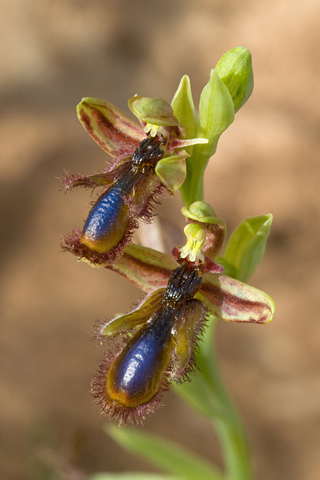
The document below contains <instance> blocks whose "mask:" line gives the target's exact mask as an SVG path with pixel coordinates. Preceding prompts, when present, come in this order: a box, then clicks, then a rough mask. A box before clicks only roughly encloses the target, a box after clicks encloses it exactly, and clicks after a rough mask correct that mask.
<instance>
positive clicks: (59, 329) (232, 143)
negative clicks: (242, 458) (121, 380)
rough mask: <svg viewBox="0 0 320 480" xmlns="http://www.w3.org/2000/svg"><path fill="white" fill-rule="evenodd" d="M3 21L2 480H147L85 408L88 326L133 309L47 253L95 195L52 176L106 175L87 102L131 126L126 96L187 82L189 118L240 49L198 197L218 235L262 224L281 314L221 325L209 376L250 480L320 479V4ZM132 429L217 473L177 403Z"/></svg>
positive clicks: (48, 8)
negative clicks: (248, 70)
mask: <svg viewBox="0 0 320 480" xmlns="http://www.w3.org/2000/svg"><path fill="white" fill-rule="evenodd" d="M0 12H1V33H0V104H1V107H0V147H1V148H0V155H1V162H0V175H1V177H0V178H1V190H0V192H1V203H0V206H1V213H2V220H1V224H2V229H1V254H2V255H1V257H2V264H1V265H2V266H1V281H2V282H1V289H0V293H1V307H0V315H1V319H0V321H1V336H0V359H1V360H0V361H1V379H0V382H1V384H0V416H1V428H0V463H1V467H0V470H1V478H3V479H4V480H24V479H32V480H38V479H39V480H43V479H46V478H48V477H47V469H46V467H45V465H46V464H47V465H53V466H55V467H57V468H60V469H62V470H63V471H64V472H65V473H66V477H63V478H67V479H71V478H77V479H80V478H85V474H86V473H91V472H95V471H101V470H104V471H107V470H108V471H114V472H120V471H125V470H144V471H152V468H150V467H149V465H148V464H147V463H145V462H143V461H142V460H140V459H138V458H136V457H134V456H132V455H130V454H127V453H123V452H122V451H121V450H120V448H118V447H117V445H116V444H115V443H114V442H113V441H112V440H111V439H109V438H108V437H107V435H105V433H104V432H103V425H104V423H105V422H104V420H103V419H101V418H100V417H99V416H98V415H97V408H96V406H95V405H94V404H93V403H92V399H91V397H90V395H89V393H88V387H89V383H90V379H91V377H92V374H93V372H94V371H95V369H96V366H97V364H98V361H99V360H100V359H101V358H102V357H103V352H102V350H99V349H98V348H96V347H95V346H94V345H93V344H92V343H91V342H90V340H89V332H90V330H91V328H92V325H93V324H94V322H95V321H96V320H97V319H103V318H107V317H110V316H113V315H114V314H115V313H118V312H123V311H127V310H128V309H129V307H130V305H131V303H132V302H134V301H136V300H137V299H138V298H140V297H141V295H140V293H139V292H138V291H137V290H136V289H135V288H134V287H132V286H131V285H129V284H127V283H126V282H125V280H124V279H122V278H120V277H118V276H117V275H116V274H114V273H112V272H108V271H104V270H103V269H101V270H94V269H90V268H89V267H88V266H87V265H85V264H79V263H77V262H76V261H75V259H74V258H73V257H72V256H71V255H67V254H61V253H59V241H60V234H63V233H67V232H68V231H70V230H71V229H72V228H73V227H75V226H79V227H81V226H82V222H83V220H84V219H85V216H86V213H87V212H88V200H89V194H88V192H85V191H82V190H79V191H75V192H74V193H72V194H70V195H67V196H66V195H64V194H63V192H61V191H60V184H59V182H58V180H56V179H55V177H58V176H59V175H61V174H62V173H63V169H68V170H71V171H73V172H83V171H86V172H88V173H91V172H94V171H95V170H98V169H100V168H102V166H103V165H104V162H105V160H106V157H105V155H104V153H103V152H102V150H100V149H99V147H98V146H96V145H95V143H94V142H93V141H92V140H91V139H90V137H89V136H88V135H87V134H86V133H85V132H84V130H83V129H82V127H81V125H80V124H79V122H78V120H77V118H76V114H75V106H76V104H77V103H78V102H79V100H80V99H81V97H82V96H95V97H101V98H105V99H107V100H109V101H111V102H112V103H114V104H116V105H117V106H119V107H120V108H122V109H124V110H126V101H127V99H128V98H129V97H130V96H132V95H134V94H135V93H139V94H143V95H149V96H160V97H163V98H166V99H168V100H170V99H171V98H172V96H173V94H174V92H175V90H176V88H177V85H178V82H179V80H180V78H181V76H182V75H183V74H185V73H187V74H189V76H190V77H191V82H192V86H193V93H194V98H195V102H196V103H197V102H198V98H199V94H200V91H201V89H202V87H203V86H204V84H205V83H206V82H207V80H208V77H209V71H210V69H211V68H212V67H214V65H215V64H216V62H217V60H218V59H219V58H220V56H221V55H222V54H223V53H224V52H225V51H227V50H229V49H230V48H233V47H235V46H238V45H242V46H246V47H247V48H249V49H250V51H251V52H252V55H253V66H254V73H255V89H254V93H253V95H252V97H251V99H250V100H249V102H248V104H247V105H246V106H245V107H244V108H243V109H242V110H241V111H240V112H239V113H238V114H237V117H236V121H235V123H234V124H233V125H232V126H231V127H230V128H229V129H228V131H227V132H226V133H224V135H223V137H222V138H221V141H220V143H219V148H218V152H217V155H216V156H215V158H214V159H212V161H211V163H210V166H209V168H208V170H207V176H206V197H205V199H206V200H207V201H208V202H210V203H211V204H212V205H213V207H214V208H215V210H216V211H217V213H218V214H219V216H223V217H225V219H226V221H227V224H228V227H229V231H231V230H232V229H233V228H234V227H235V226H236V225H237V224H238V223H239V222H240V221H241V220H242V219H243V218H244V217H246V216H253V215H260V214H265V213H269V212H271V213H273V214H274V224H273V230H272V235H271V238H270V241H269V243H268V248H267V253H266V256H265V259H264V260H263V262H262V264H261V265H260V267H259V269H258V271H257V272H256V273H255V275H254V277H253V278H252V280H251V283H252V284H254V285H255V286H257V287H259V288H261V289H263V290H265V291H267V292H268V293H269V294H270V295H272V296H273V297H274V299H275V300H276V303H277V313H276V316H275V318H274V321H273V322H272V323H271V324H269V325H267V326H255V325H232V324H222V323H221V324H220V325H219V329H218V344H219V352H220V363H221V368H222V370H223V373H224V375H225V378H226V382H227V384H228V386H229V389H230V391H231V393H232V395H233V396H234V398H235V401H236V402H237V404H238V406H239V410H240V412H241V414H242V417H243V420H244V422H245V424H246V426H247V429H248V434H249V438H250V444H251V448H252V453H253V462H254V470H255V474H256V478H257V479H260V480H270V479H272V480H283V479H290V480H298V479H299V480H301V479H308V480H317V479H318V478H319V470H320V457H319V447H320V401H319V397H320V353H319V344H320V327H319V314H318V308H317V305H318V303H319V283H320V281H319V274H318V269H319V214H320V202H319V200H320V197H319V173H320V162H319V154H320V140H319V127H320V90H319V78H320V62H319V51H320V29H319V18H320V17H319V15H320V3H319V1H317V0H305V1H303V2H301V1H297V0H265V1H260V2H259V1H254V0H162V1H154V0H149V1H146V0H145V1H143V0H117V1H110V0H91V1H90V2H85V1H83V0H42V1H41V2H39V1H38V2H37V1H36V0H15V1H11V0H1V1H0ZM180 207H181V202H180V198H179V197H178V196H177V197H176V198H175V200H173V201H170V202H168V201H165V202H163V203H162V206H161V207H160V208H159V212H160V215H161V218H162V219H163V220H164V221H166V222H171V223H173V224H176V225H178V227H181V228H182V226H183V219H182V217H181V215H180ZM144 428H146V429H147V430H149V431H152V432H154V433H157V434H159V435H162V436H164V437H167V438H169V439H171V440H176V441H178V442H182V443H183V445H185V446H187V447H189V448H190V449H192V450H193V451H195V452H197V453H198V454H201V455H203V456H204V457H205V458H207V459H212V460H214V461H216V462H217V463H218V464H221V454H220V451H219V444H218V441H217V439H216V437H215V435H214V432H213V431H212V430H211V428H210V426H209V425H208V424H207V423H206V422H205V421H204V420H203V419H202V418H200V417H199V416H198V415H197V414H196V413H194V412H191V410H190V409H189V407H188V406H187V405H186V404H185V403H183V402H182V400H180V399H179V398H178V397H176V396H175V395H174V394H167V395H166V407H165V408H163V409H161V410H159V411H158V412H157V413H156V414H155V415H154V416H152V417H150V418H149V419H148V420H147V421H146V424H145V427H144ZM79 472H80V473H79ZM81 472H82V473H83V476H82V477H81ZM72 475H75V476H72Z"/></svg>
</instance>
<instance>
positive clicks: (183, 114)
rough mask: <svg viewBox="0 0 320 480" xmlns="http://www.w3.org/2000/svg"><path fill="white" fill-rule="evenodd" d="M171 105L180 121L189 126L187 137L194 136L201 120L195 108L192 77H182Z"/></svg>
mask: <svg viewBox="0 0 320 480" xmlns="http://www.w3.org/2000/svg"><path fill="white" fill-rule="evenodd" d="M171 105H172V108H173V112H174V114H175V116H176V117H177V119H178V120H179V122H180V123H182V125H185V126H186V127H187V138H194V137H195V135H196V132H197V128H198V123H199V120H198V116H197V114H196V111H195V108H194V103H193V98H192V92H191V84H190V78H189V77H188V75H184V76H183V77H182V79H181V81H180V84H179V87H178V89H177V91H176V93H175V94H174V97H173V99H172V102H171Z"/></svg>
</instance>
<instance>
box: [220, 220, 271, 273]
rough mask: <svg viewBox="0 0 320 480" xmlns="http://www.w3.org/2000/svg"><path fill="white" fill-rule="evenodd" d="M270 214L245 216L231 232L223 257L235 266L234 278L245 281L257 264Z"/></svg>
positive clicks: (267, 230)
mask: <svg viewBox="0 0 320 480" xmlns="http://www.w3.org/2000/svg"><path fill="white" fill-rule="evenodd" d="M272 218H273V217H272V215H271V214H269V215H261V216H259V217H252V218H247V219H246V220H244V221H243V222H242V223H241V224H240V225H239V226H238V227H237V228H236V229H235V230H234V232H233V233H232V235H231V237H230V240H229V242H228V245H227V247H226V249H225V252H224V255H223V258H224V259H225V260H226V261H227V262H228V263H230V264H231V265H233V266H234V267H235V268H236V278H238V279H239V280H241V281H243V282H245V281H247V280H248V279H249V278H250V276H251V275H252V274H253V272H254V271H255V269H256V267H257V266H258V265H259V263H260V261H261V259H262V257H263V255H264V252H265V249H266V242H267V239H268V236H269V233H270V229H271V224H272Z"/></svg>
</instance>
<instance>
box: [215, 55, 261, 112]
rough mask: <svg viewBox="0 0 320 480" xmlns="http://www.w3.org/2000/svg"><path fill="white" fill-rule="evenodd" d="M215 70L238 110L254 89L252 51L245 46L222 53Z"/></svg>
mask: <svg viewBox="0 0 320 480" xmlns="http://www.w3.org/2000/svg"><path fill="white" fill-rule="evenodd" d="M215 70H216V72H217V73H218V75H219V77H220V78H221V80H222V81H223V83H224V84H225V86H226V87H227V89H228V90H229V93H230V95H231V98H232V100H233V104H234V110H235V112H237V111H238V110H239V108H241V107H242V106H243V105H244V104H245V103H246V101H247V100H248V98H249V97H250V95H251V93H252V90H253V72H252V63H251V53H250V52H249V50H247V49H246V48H244V47H236V48H233V49H232V50H229V51H228V52H226V53H225V54H224V55H222V57H221V58H220V60H219V61H218V63H217V65H216V67H215Z"/></svg>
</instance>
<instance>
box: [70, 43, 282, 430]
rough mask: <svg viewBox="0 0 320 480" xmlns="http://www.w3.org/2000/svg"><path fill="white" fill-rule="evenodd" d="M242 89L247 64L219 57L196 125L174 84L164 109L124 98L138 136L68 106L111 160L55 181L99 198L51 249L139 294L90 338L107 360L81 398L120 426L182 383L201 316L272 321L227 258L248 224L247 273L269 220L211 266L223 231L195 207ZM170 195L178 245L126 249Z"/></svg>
mask: <svg viewBox="0 0 320 480" xmlns="http://www.w3.org/2000/svg"><path fill="white" fill-rule="evenodd" d="M251 90H252V71H251V62H250V54H249V53H248V51H247V50H246V49H242V48H241V47H239V48H238V49H234V50H232V51H230V52H227V54H226V55H225V56H223V57H222V59H221V60H220V61H219V62H218V64H217V66H216V69H215V70H213V71H212V72H211V76H210V80H209V83H208V84H207V85H206V86H205V88H204V89H203V92H202V94H201V98H200V105H199V117H198V116H197V114H196V112H195V109H194V105H193V100H192V95H191V88H190V82H189V79H188V77H186V76H185V77H183V78H182V80H181V83H180V85H179V88H178V91H177V93H176V94H175V96H174V98H173V101H172V104H171V105H170V104H169V103H168V102H166V101H165V100H162V99H159V98H148V97H143V96H134V97H132V98H131V99H130V100H129V102H128V104H129V108H130V109H131V111H132V112H133V113H134V115H135V116H136V117H137V118H138V119H139V121H140V126H138V125H137V124H136V123H134V122H133V121H132V120H131V119H130V118H129V117H127V116H126V115H125V114H124V113H123V112H121V111H120V110H119V109H118V108H116V107H115V106H114V105H112V104H110V103H109V102H106V101H103V100H99V99H96V98H84V99H83V100H82V101H81V102H80V104H79V105H78V107H77V112H78V117H79V120H80V122H81V123H82V125H83V127H84V128H85V129H86V130H87V132H88V133H89V134H90V136H91V137H92V138H93V139H94V140H95V141H96V142H97V143H98V145H99V146H100V147H101V148H102V149H103V150H104V151H105V152H106V153H108V154H109V156H110V157H111V160H110V161H109V162H108V168H106V169H104V170H102V171H101V172H99V173H94V174H92V175H85V174H79V175H74V174H71V173H67V174H66V176H65V177H63V181H64V185H65V189H66V191H69V190H72V189H73V188H75V187H77V186H82V187H85V188H92V189H95V188H97V187H98V188H100V189H101V192H100V195H99V196H98V199H97V200H96V201H95V203H94V205H93V206H92V208H91V210H90V212H89V215H88V217H87V220H86V221H85V224H84V227H83V229H82V231H80V230H74V231H73V232H72V233H71V234H69V235H68V236H65V237H63V240H62V248H63V250H66V251H69V252H71V253H73V254H74V255H76V256H77V257H78V258H79V259H80V260H83V261H86V262H88V263H89V264H90V265H92V266H100V267H101V266H102V267H103V266H104V267H106V268H108V269H111V270H113V271H115V272H118V273H120V274H121V275H123V276H125V277H126V278H127V279H128V280H130V281H131V282H133V283H134V284H135V285H137V286H138V287H139V288H140V289H141V290H142V291H143V292H144V293H145V294H146V297H145V298H144V300H143V301H142V303H141V304H140V305H139V306H138V307H136V308H135V309H134V310H133V311H131V312H130V313H127V314H124V315H121V316H118V317H116V318H114V319H111V320H107V321H103V322H100V323H99V325H98V327H97V328H96V330H95V333H94V337H95V338H96V340H97V341H98V342H99V344H101V345H105V348H106V351H107V353H106V356H105V360H104V361H103V363H102V364H101V365H100V367H99V369H98V371H97V373H96V375H95V377H94V379H93V381H92V385H91V392H92V395H93V396H94V397H95V398H96V399H97V401H98V403H99V405H100V408H101V412H102V413H105V414H107V415H109V417H110V418H116V419H118V420H119V424H120V425H124V424H125V423H126V422H127V420H130V421H132V422H133V423H137V422H140V421H142V420H143V419H144V417H145V415H146V414H148V413H150V412H152V411H153V410H154V409H155V408H156V407H158V406H159V405H161V401H162V394H163V392H164V391H166V390H168V389H169V388H170V386H171V383H172V382H176V383H182V382H184V381H185V380H187V379H189V378H190V374H191V373H192V372H193V371H194V369H195V368H196V360H195V354H196V350H197V348H199V347H198V346H199V339H200V338H201V335H202V334H203V331H204V329H205V325H206V323H207V321H208V318H209V316H210V315H214V316H216V317H218V318H221V319H223V320H226V321H230V322H247V323H248V322H249V323H250V322H251V323H258V324H259V323H260V324H263V323H267V322H269V321H271V319H272V316H273V313H274V303H273V301H272V299H271V298H270V297H269V296H268V295H267V294H265V293H264V292H261V291H260V290H258V289H256V288H254V287H251V286H249V285H247V284H246V283H243V282H242V281H241V280H239V278H241V273H240V263H239V262H240V261H239V262H238V261H237V255H238V256H239V249H238V250H237V249H236V248H235V245H236V244H237V243H238V244H239V231H240V232H242V231H243V230H241V228H242V229H243V228H244V225H249V226H250V228H251V227H252V226H253V225H254V228H253V230H254V232H255V233H254V234H250V235H251V236H250V241H251V243H250V241H248V242H247V243H246V244H245V245H244V244H242V246H241V249H242V250H241V249H240V250H241V255H242V258H244V257H245V255H244V253H246V254H247V257H248V252H249V253H250V249H251V253H252V255H251V257H250V261H247V265H249V266H248V269H249V270H250V269H251V270H252V271H253V269H254V268H255V267H256V265H257V263H258V262H259V261H260V259H261V257H262V254H263V251H264V247H265V241H266V238H267V234H264V239H263V241H262V243H261V242H260V243H259V242H257V241H256V237H257V236H258V231H259V232H260V236H261V231H265V230H263V228H266V227H265V225H266V223H268V225H270V223H271V216H270V215H268V216H261V217H254V218H253V219H247V220H246V222H247V223H243V225H242V227H240V230H239V231H238V233H236V232H235V233H234V234H233V237H232V238H233V240H232V238H231V240H230V242H229V244H228V246H227V249H226V250H225V254H224V256H220V255H221V252H222V248H223V244H224V239H225V234H226V226H225V222H224V220H223V219H222V218H219V217H217V215H216V213H215V212H214V210H213V209H212V207H211V206H210V205H209V204H208V203H206V202H204V201H203V198H202V196H203V193H202V192H203V190H202V178H203V172H204V169H205V167H206V164H207V162H208V160H209V158H210V156H212V155H213V153H214V152H215V150H216V147H217V142H218V139H219V137H220V135H221V133H222V132H223V131H224V130H225V129H226V128H227V127H228V126H229V125H230V123H232V121H233V119H234V114H235V112H236V111H237V110H238V109H239V108H240V107H241V106H242V105H243V104H244V103H245V101H246V100H247V98H248V97H249V96H250V94H251ZM178 189H180V191H181V194H182V198H183V200H184V203H185V206H184V207H183V208H182V214H183V215H184V217H185V219H186V227H185V229H184V232H185V235H186V237H187V241H186V244H185V245H184V246H176V247H173V250H172V256H170V255H166V254H164V253H161V252H157V251H156V250H152V249H150V248H146V247H142V246H140V245H135V244H133V243H132V234H133V232H134V230H135V229H136V228H138V226H139V223H140V222H141V221H146V222H151V221H152V220H153V218H154V216H155V213H156V211H155V204H156V203H157V202H159V201H160V198H161V197H162V196H167V195H172V194H174V192H176V191H177V190H178ZM250 231H251V232H252V229H251V230H250ZM240 234H241V233H240ZM241 235H242V234H241ZM242 238H243V235H242ZM257 245H258V247H257ZM239 248H240V247H239ZM234 251H236V253H234ZM237 252H238V253H237ZM237 269H238V275H237ZM241 271H242V270H241ZM226 273H229V274H230V275H229V276H228V275H227V274H226ZM242 279H243V278H242Z"/></svg>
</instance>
